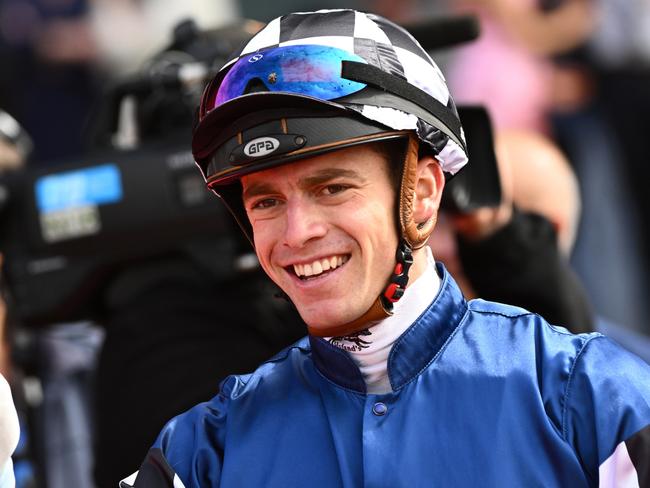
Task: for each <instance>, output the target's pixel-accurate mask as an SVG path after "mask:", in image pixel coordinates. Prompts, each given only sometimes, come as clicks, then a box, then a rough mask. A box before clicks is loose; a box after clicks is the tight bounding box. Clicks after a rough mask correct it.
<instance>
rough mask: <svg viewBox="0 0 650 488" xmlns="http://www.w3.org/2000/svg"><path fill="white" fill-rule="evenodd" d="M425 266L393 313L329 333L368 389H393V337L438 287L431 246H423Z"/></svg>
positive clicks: (418, 313)
mask: <svg viewBox="0 0 650 488" xmlns="http://www.w3.org/2000/svg"><path fill="white" fill-rule="evenodd" d="M426 251H427V267H426V269H425V270H424V273H422V275H420V277H418V279H416V280H415V281H414V282H413V283H411V284H410V285H409V286H407V287H406V290H405V292H404V295H403V296H402V298H400V300H399V301H397V302H395V304H394V308H393V315H391V316H390V317H387V318H385V319H384V320H382V321H381V322H378V323H377V324H376V325H373V326H372V327H370V328H369V329H366V330H363V331H361V332H357V333H356V334H353V335H351V336H346V337H328V338H326V340H328V341H329V342H330V343H331V344H333V345H334V346H336V347H338V348H340V349H343V350H344V351H347V352H348V353H349V354H350V356H351V357H352V359H353V360H354V362H355V363H356V364H357V366H358V367H359V370H360V371H361V374H362V375H363V378H364V380H365V381H366V389H367V391H368V393H372V394H382V393H389V392H391V391H392V389H391V386H390V380H389V378H388V355H389V354H390V350H391V348H392V347H393V344H394V343H395V341H396V340H397V339H398V338H399V336H401V335H402V333H403V332H404V331H405V330H406V329H408V328H409V327H410V326H411V324H412V323H413V322H415V320H416V319H417V318H418V317H419V316H420V314H421V313H422V312H423V311H424V310H425V309H426V308H427V307H428V306H429V304H430V303H431V302H432V301H433V299H434V298H435V296H436V295H437V293H438V289H439V288H440V278H439V277H438V273H436V268H435V262H434V260H433V254H432V253H431V249H429V247H428V246H426Z"/></svg>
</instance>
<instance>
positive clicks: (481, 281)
mask: <svg viewBox="0 0 650 488" xmlns="http://www.w3.org/2000/svg"><path fill="white" fill-rule="evenodd" d="M465 235H467V234H465ZM458 251H459V255H460V259H461V262H462V266H463V269H464V271H465V274H466V275H467V278H468V279H469V281H470V283H471V285H472V287H473V288H474V289H475V290H476V292H477V295H478V296H480V297H482V298H486V299H488V300H494V301H498V302H504V303H510V304H513V305H517V306H520V307H523V308H526V309H528V310H530V311H531V312H535V313H538V314H540V315H541V316H543V317H544V318H545V319H546V320H548V321H549V322H550V323H552V324H557V325H562V326H564V327H567V328H568V329H569V330H570V331H571V332H576V333H577V332H591V331H593V330H594V318H593V314H592V311H591V308H590V305H589V302H588V299H587V296H586V293H585V291H584V289H583V288H582V285H581V284H580V282H579V281H578V278H577V277H576V276H575V274H574V273H573V271H572V270H571V268H570V267H569V264H568V263H567V262H566V260H565V259H564V258H563V256H562V255H561V254H560V251H559V249H558V246H557V240H556V234H555V231H554V229H553V226H552V225H551V224H550V222H548V221H547V220H546V219H544V218H543V217H540V216H538V215H535V214H529V213H522V212H519V211H515V212H514V213H513V215H512V218H511V219H510V220H509V222H508V223H507V224H505V225H503V226H501V227H500V228H499V229H498V230H496V231H495V232H493V233H491V234H489V235H487V236H483V235H482V236H481V238H474V239H468V238H466V237H463V234H459V236H458Z"/></svg>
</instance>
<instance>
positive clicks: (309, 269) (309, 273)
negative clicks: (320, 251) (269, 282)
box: [293, 255, 349, 279]
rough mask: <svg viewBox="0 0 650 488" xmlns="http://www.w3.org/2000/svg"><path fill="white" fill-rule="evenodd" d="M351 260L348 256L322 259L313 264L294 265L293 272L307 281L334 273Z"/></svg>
mask: <svg viewBox="0 0 650 488" xmlns="http://www.w3.org/2000/svg"><path fill="white" fill-rule="evenodd" d="M348 259H349V256H347V255H338V256H331V257H327V258H322V259H316V260H315V261H312V262H311V263H304V264H294V265H293V271H294V273H295V274H296V276H298V278H300V279H306V278H310V277H314V276H320V275H322V274H323V273H326V272H328V271H332V270H334V269H336V268H338V267H340V266H343V265H344V264H345V263H346V262H347V261H348Z"/></svg>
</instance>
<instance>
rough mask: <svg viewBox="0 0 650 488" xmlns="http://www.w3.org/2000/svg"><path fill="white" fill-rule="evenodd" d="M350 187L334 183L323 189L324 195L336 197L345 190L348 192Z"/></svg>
mask: <svg viewBox="0 0 650 488" xmlns="http://www.w3.org/2000/svg"><path fill="white" fill-rule="evenodd" d="M348 188H349V186H346V185H342V184H340V183H333V184H331V185H327V186H326V187H324V188H323V193H324V194H325V195H336V194H337V193H341V192H343V191H345V190H347V189H348Z"/></svg>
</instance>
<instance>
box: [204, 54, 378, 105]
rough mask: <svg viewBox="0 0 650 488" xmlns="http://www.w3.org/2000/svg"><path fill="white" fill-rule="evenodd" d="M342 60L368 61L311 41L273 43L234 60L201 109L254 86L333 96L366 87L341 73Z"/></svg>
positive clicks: (330, 97)
mask: <svg viewBox="0 0 650 488" xmlns="http://www.w3.org/2000/svg"><path fill="white" fill-rule="evenodd" d="M343 61H354V62H357V63H363V64H367V63H366V61H364V59H363V58H361V57H360V56H357V55H356V54H353V53H350V52H348V51H344V50H343V49H338V48H335V47H330V46H320V45H314V44H306V45H293V46H282V47H275V48H271V49H268V50H265V51H260V52H256V53H251V54H247V55H245V56H242V57H241V58H240V59H239V60H238V61H236V62H235V63H234V64H233V66H232V67H231V68H230V70H229V71H228V72H227V74H226V75H225V76H224V78H223V79H222V81H221V83H220V84H219V85H218V87H210V88H209V89H208V92H207V94H206V97H205V101H206V103H205V105H204V106H203V110H202V111H203V113H204V114H206V113H207V112H210V111H211V110H213V109H215V108H217V107H219V106H220V105H223V104H224V103H226V102H228V101H230V100H233V99H234V98H237V97H240V96H242V95H244V94H246V93H247V92H249V91H252V90H253V89H257V88H258V87H260V84H261V88H266V90H268V91H271V92H285V93H294V94H298V95H306V96H310V97H314V98H319V99H321V100H334V99H336V98H340V97H344V96H346V95H350V94H352V93H356V92H358V91H360V90H362V89H363V88H365V87H366V84H365V83H360V82H356V81H352V80H348V79H345V78H343V77H342V76H341V69H342V63H343Z"/></svg>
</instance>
